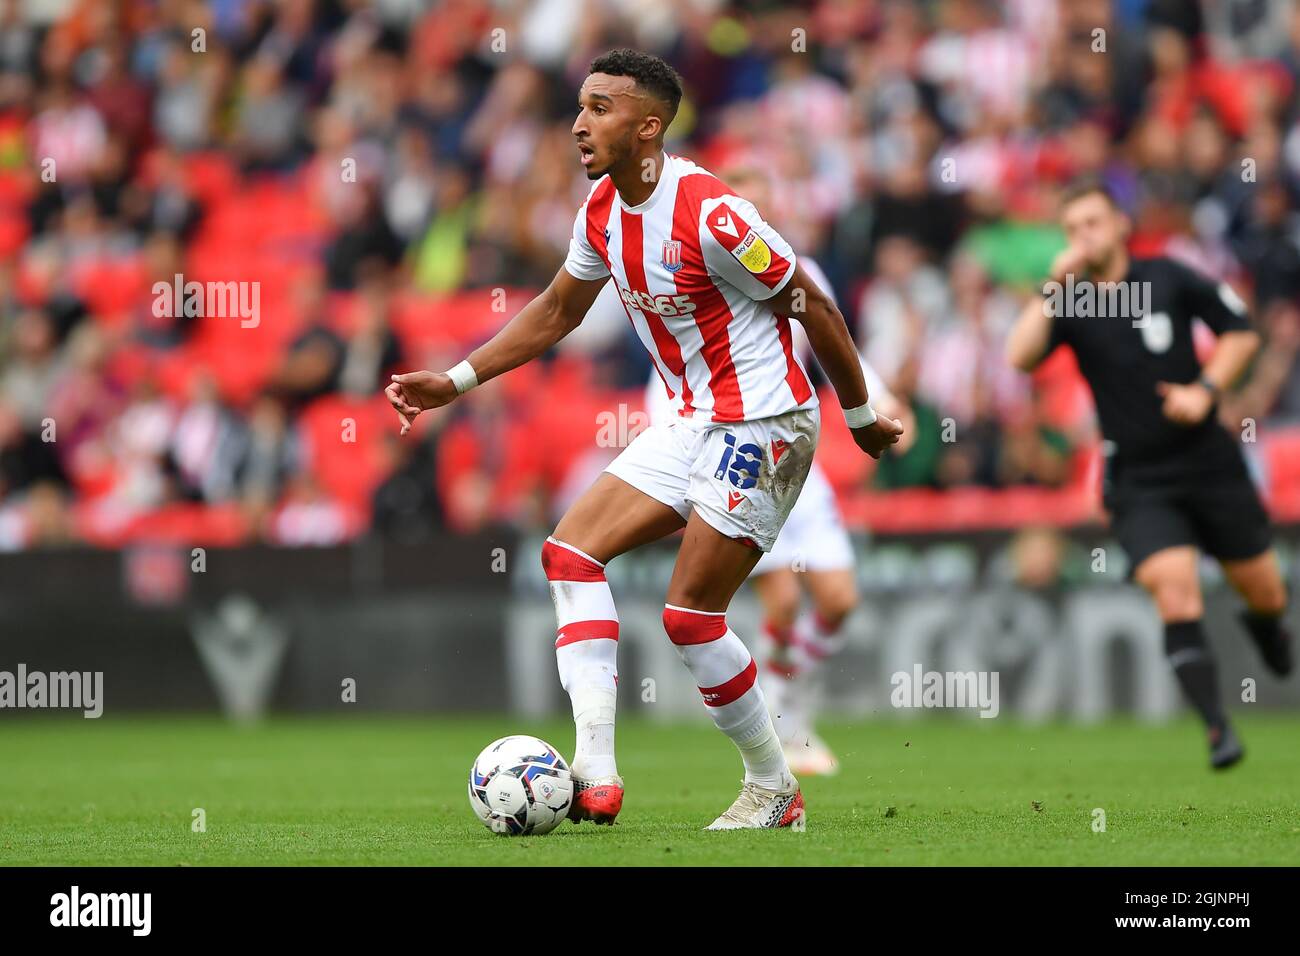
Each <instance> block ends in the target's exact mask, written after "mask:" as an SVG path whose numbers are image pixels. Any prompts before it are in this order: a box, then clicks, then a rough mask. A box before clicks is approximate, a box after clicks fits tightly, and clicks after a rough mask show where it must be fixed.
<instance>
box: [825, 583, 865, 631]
mask: <svg viewBox="0 0 1300 956" xmlns="http://www.w3.org/2000/svg"><path fill="white" fill-rule="evenodd" d="M816 605H817V614H818V615H819V616H820V617H821V618H822V620H823V621H825V622H826V623H827V624H830V625H833V626H834V627H839V625H840V624H841V623H843V621H844V619H845V618H846V617H848V616H849V615H850V614H852V613H853V609H854V608H855V607H857V606H858V589H857V587H855V586H854V584H853V581H852V579H850V580H848V581H847V582H844V583H842V584H838V585H836V586H835V587H833V588H830V589H828V590H825V591H823V592H822V593H821V594H819V595H818V596H817V602H816Z"/></svg>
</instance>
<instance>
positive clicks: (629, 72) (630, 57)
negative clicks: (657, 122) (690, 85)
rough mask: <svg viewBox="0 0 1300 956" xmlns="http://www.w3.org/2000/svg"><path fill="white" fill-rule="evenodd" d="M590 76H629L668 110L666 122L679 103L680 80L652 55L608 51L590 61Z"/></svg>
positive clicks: (674, 113)
mask: <svg viewBox="0 0 1300 956" xmlns="http://www.w3.org/2000/svg"><path fill="white" fill-rule="evenodd" d="M590 72H591V73H608V74H609V75H610V76H630V77H632V79H634V80H636V85H637V86H639V87H641V89H643V90H645V91H646V92H647V93H649V94H650V95H652V96H654V97H655V98H656V99H659V100H661V101H663V103H664V104H665V105H666V106H667V107H668V119H669V121H670V122H671V121H672V118H673V117H674V116H676V115H677V107H678V105H679V104H680V103H681V102H682V78H681V77H680V76H678V75H677V71H676V70H674V69H673V68H672V67H671V66H669V65H668V64H667V63H665V62H664V61H663V60H661V59H660V58H659V57H657V56H655V55H654V54H652V53H642V52H641V51H640V50H629V49H627V48H622V49H618V50H610V51H609V52H608V53H604V54H601V55H600V56H598V57H596V59H594V60H592V61H591V70H590Z"/></svg>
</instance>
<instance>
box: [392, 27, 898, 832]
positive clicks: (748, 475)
mask: <svg viewBox="0 0 1300 956" xmlns="http://www.w3.org/2000/svg"><path fill="white" fill-rule="evenodd" d="M681 95H682V90H681V81H680V78H679V77H678V76H677V74H676V73H675V72H674V71H673V69H672V68H671V67H670V66H668V65H667V64H666V63H664V62H663V61H662V60H660V59H659V58H658V57H654V56H650V55H647V54H643V53H639V52H637V51H633V50H615V51H612V52H610V53H607V54H605V55H603V56H600V57H598V58H597V59H596V60H595V61H594V62H593V63H592V64H591V71H590V74H589V75H588V77H587V78H586V80H585V81H584V82H583V84H582V89H581V90H580V91H579V95H578V115H577V118H576V119H575V120H574V123H573V135H574V138H575V140H576V141H577V150H578V155H579V157H580V161H581V163H582V165H583V167H584V168H585V170H586V173H587V178H588V179H589V180H591V181H592V182H593V183H594V185H593V186H592V189H591V192H590V193H589V194H588V196H587V200H586V202H585V203H584V204H583V206H582V208H581V209H579V211H578V214H577V217H576V219H575V221H574V226H573V236H572V239H571V240H570V244H569V254H568V258H567V259H566V260H565V263H564V266H563V268H561V269H560V270H559V271H558V272H557V273H556V275H555V278H554V279H553V280H552V282H551V285H550V286H549V287H548V288H547V289H546V291H544V292H543V293H542V294H541V295H539V296H538V297H537V298H535V299H534V300H533V301H532V302H530V303H529V304H528V305H526V306H524V308H523V309H522V310H520V312H519V313H518V314H517V315H516V316H515V317H514V318H513V319H511V320H510V321H509V322H508V323H507V324H506V325H505V327H504V328H502V329H501V331H500V332H498V333H497V334H496V335H495V336H494V337H493V338H492V339H491V340H490V341H489V342H487V344H485V345H483V346H482V347H480V348H478V349H475V350H474V351H473V352H472V353H470V355H469V357H468V359H466V360H465V361H464V362H461V363H460V364H459V365H457V366H455V367H454V368H452V369H450V370H449V371H447V372H430V371H422V372H412V373H408V374H404V375H396V376H394V377H393V382H392V384H391V385H389V387H388V389H387V394H388V396H389V399H390V401H391V402H392V404H393V406H394V408H396V409H397V412H398V415H399V417H400V419H401V422H402V432H403V433H405V432H406V431H408V430H409V429H410V426H411V422H412V420H413V419H414V417H415V416H416V415H418V414H419V413H420V412H421V411H423V410H425V409H429V408H436V407H438V406H441V405H445V404H447V403H448V402H451V401H453V400H454V399H455V398H456V397H457V396H458V395H460V394H462V393H463V392H465V391H467V390H468V389H470V388H473V387H474V386H475V385H476V384H477V383H479V382H482V381H486V380H488V379H490V378H494V377H495V376H497V375H500V374H502V373H503V372H507V371H509V370H510V369H513V368H516V367H518V366H519V365H522V364H524V363H525V362H528V361H530V360H531V359H534V358H536V357H537V356H539V355H541V354H542V353H544V352H545V351H546V350H547V349H549V348H551V347H552V346H553V345H555V343H556V342H558V341H559V340H560V339H561V338H563V337H564V336H565V335H566V334H567V333H568V332H570V331H572V330H573V329H574V328H575V327H576V326H577V325H578V324H579V323H580V322H581V321H582V319H583V317H584V316H585V315H586V314H587V311H588V310H589V309H590V308H591V305H592V303H593V302H594V300H595V298H596V296H597V294H598V293H599V292H600V290H601V287H602V286H604V285H605V283H606V282H607V281H608V280H609V279H610V278H611V277H612V279H613V281H614V282H615V283H617V286H618V292H619V297H620V298H621V300H622V301H623V303H624V304H625V306H626V310H627V315H628V319H629V320H630V321H631V323H632V325H633V327H634V328H635V329H636V332H637V335H638V337H639V338H640V339H641V341H642V343H643V344H644V345H645V347H646V349H647V350H648V351H649V352H650V356H651V359H652V360H653V362H654V365H655V367H656V369H658V371H659V374H660V375H661V376H662V377H663V380H664V384H665V387H666V388H668V389H670V390H671V391H672V392H673V393H674V394H675V395H676V394H680V395H681V398H682V415H681V416H680V417H678V418H677V419H676V420H674V421H672V422H671V423H667V424H664V423H660V424H655V425H651V426H650V427H649V428H647V429H645V430H644V431H642V432H641V433H640V434H639V435H638V436H637V437H636V439H635V440H634V441H633V442H632V443H631V444H629V445H628V447H627V448H626V449H624V450H623V452H622V453H621V454H620V455H619V456H618V458H616V459H615V460H614V461H613V462H612V463H611V464H610V466H609V467H608V468H607V469H606V471H605V472H604V473H603V474H602V475H601V476H600V477H599V478H597V480H596V481H595V482H594V483H593V484H592V486H591V488H589V489H588V490H587V491H586V492H585V493H584V494H583V495H582V497H581V498H579V500H578V501H577V502H575V503H574V505H573V506H572V507H571V508H570V509H569V511H568V513H567V514H565V516H564V517H563V518H562V519H561V520H560V523H559V524H558V525H557V526H556V528H555V531H554V533H553V534H552V536H551V537H550V538H548V539H547V542H546V544H545V545H544V547H543V549H542V564H543V567H544V568H545V571H546V576H547V578H548V579H549V580H550V582H551V596H552V598H553V599H554V601H555V610H556V619H557V638H556V642H555V647H556V660H557V663H558V667H559V673H560V681H561V683H562V684H563V685H564V688H565V690H566V691H567V692H568V694H569V697H570V700H571V703H572V707H573V716H574V723H575V724H576V726H577V748H576V753H575V754H574V758H573V762H572V771H573V777H574V781H575V796H574V801H573V809H572V811H571V816H572V818H573V819H575V820H583V819H589V820H594V821H596V822H598V823H612V822H613V821H614V818H615V817H616V816H617V815H618V812H619V810H620V808H621V806H622V803H623V781H622V779H621V778H620V777H619V775H618V770H617V765H616V763H615V759H614V711H615V699H616V693H615V691H616V684H617V662H616V652H617V648H618V614H617V612H616V611H615V608H614V601H613V597H612V596H611V594H610V590H609V585H608V584H607V583H606V580H605V565H606V564H607V563H608V562H609V561H611V560H612V559H614V558H616V557H617V556H618V555H620V554H622V553H624V552H625V551H628V550H630V549H632V548H635V547H637V546H638V545H642V544H645V543H647V542H649V541H654V540H657V539H659V538H662V537H664V536H666V535H669V534H672V533H674V532H675V531H677V530H679V529H681V528H683V527H684V528H685V534H684V536H683V538H682V543H681V547H680V549H679V552H678V556H677V562H676V565H675V566H674V568H673V574H672V578H671V580H670V581H669V585H668V594H667V603H666V605H665V607H664V615H663V621H664V629H665V630H666V631H667V634H668V639H669V640H670V641H672V643H673V644H674V645H675V646H676V648H677V651H678V653H679V655H680V657H681V659H682V661H683V662H684V663H685V664H686V666H687V668H688V669H689V670H690V672H691V676H692V678H693V679H694V680H695V683H696V686H697V687H699V689H700V694H701V696H702V698H703V701H704V705H705V708H706V710H707V711H708V713H709V714H710V716H711V717H712V718H713V722H714V724H715V725H716V726H717V727H718V729H719V730H721V731H722V732H723V733H724V734H726V735H727V736H728V737H729V738H731V740H732V742H733V743H734V744H735V745H736V747H737V749H738V750H739V751H740V757H741V760H742V762H743V764H744V768H745V775H744V783H743V785H742V788H741V791H740V794H739V796H738V797H737V798H736V800H735V802H734V803H733V804H732V805H731V807H730V808H728V809H727V810H726V811H725V812H723V813H722V814H721V815H720V816H719V817H718V818H717V819H716V820H714V821H713V823H712V824H711V825H710V829H716V830H731V829H741V828H760V827H779V826H789V825H790V824H791V823H793V822H794V821H795V820H796V819H798V818H799V817H800V815H801V814H802V813H803V797H802V794H801V793H800V791H799V783H798V780H797V779H796V778H795V777H794V775H793V774H792V773H791V772H790V769H789V767H788V765H787V763H786V760H785V755H784V753H783V752H782V749H781V744H780V741H779V739H778V738H777V735H776V732H775V730H774V728H773V726H772V721H771V718H770V716H769V715H768V712H767V706H766V704H765V702H764V699H763V694H762V690H761V689H760V687H759V686H758V684H757V682H756V679H755V677H756V671H757V668H756V666H755V664H754V661H753V659H752V658H751V657H750V654H749V652H748V650H746V648H745V645H744V643H743V642H742V641H741V640H740V638H739V637H737V636H736V634H735V633H734V632H733V631H732V630H731V629H730V628H728V626H727V621H726V611H727V606H728V604H729V603H730V601H731V598H732V595H733V594H734V593H735V592H736V589H737V588H739V587H740V584H741V582H743V581H744V580H745V578H746V576H748V574H749V572H750V570H751V569H752V568H753V567H754V564H755V563H756V562H757V561H758V559H759V557H760V556H761V555H762V553H763V552H765V551H767V550H770V549H771V547H772V544H773V542H774V541H775V540H776V536H777V533H778V532H779V531H780V530H781V525H782V524H783V523H784V521H785V519H786V516H787V515H788V514H789V512H790V509H791V508H792V507H793V506H794V502H795V499H796V498H797V497H798V495H799V490H800V488H801V487H802V485H803V483H804V480H805V478H806V477H807V474H808V469H809V467H810V466H811V464H812V455H813V450H814V449H815V447H816V444H817V436H818V431H819V422H820V418H819V415H820V413H819V409H818V405H817V397H816V395H815V394H814V393H813V390H812V387H811V386H810V385H809V382H808V376H807V374H806V373H805V372H804V369H803V366H802V365H801V364H800V363H799V361H798V359H797V358H796V357H795V355H794V352H793V346H792V336H791V330H790V320H789V318H788V317H789V316H791V315H798V317H799V320H800V321H801V322H802V323H803V325H804V327H805V328H806V329H807V331H808V338H809V340H810V341H811V343H812V346H813V349H814V351H815V352H816V354H817V357H818V359H819V360H820V361H821V363H822V367H823V368H824V369H825V370H826V374H827V376H828V378H829V379H830V381H831V383H832V384H833V385H834V387H835V391H836V394H837V395H838V397H839V400H840V404H841V406H843V408H844V415H845V420H846V422H847V423H848V424H849V426H850V427H851V429H852V433H853V437H854V440H855V442H856V443H857V444H858V446H859V447H860V448H861V449H862V450H863V451H865V452H866V453H867V454H869V455H871V456H872V457H879V456H880V454H881V453H882V452H883V451H884V450H885V449H886V448H887V447H888V446H889V445H891V444H893V443H895V442H896V441H897V440H898V435H899V434H900V433H901V432H902V426H901V425H899V424H898V423H897V422H895V421H893V420H891V419H888V418H886V417H884V416H877V415H876V413H875V412H874V411H873V410H872V408H871V406H870V405H869V404H868V401H867V387H866V384H865V382H864V380H863V376H862V369H861V366H860V364H859V362H858V356H857V351H856V349H855V348H854V344H853V340H852V338H851V337H850V336H849V331H848V328H847V327H846V326H845V324H844V318H843V316H841V315H840V312H839V310H838V309H837V308H836V307H835V305H834V304H833V303H832V302H831V301H830V299H829V298H827V296H826V295H825V294H824V293H822V291H821V290H820V289H819V288H818V287H817V286H816V285H815V284H814V283H813V282H812V281H811V280H809V279H808V277H807V275H806V274H805V273H804V272H803V270H802V269H801V268H800V267H799V265H798V263H797V262H796V261H795V257H794V254H793V252H792V251H791V249H790V246H789V245H788V244H787V243H786V242H785V240H784V239H782V238H781V236H780V235H778V234H777V233H776V232H775V230H773V229H772V228H771V227H770V226H768V225H767V223H765V222H764V221H763V220H762V219H761V218H760V217H759V216H758V214H757V213H756V211H755V210H754V207H753V206H752V205H751V204H750V203H748V202H746V201H745V200H744V199H742V198H740V197H739V196H737V195H735V194H734V193H733V192H732V191H731V190H730V189H729V188H728V187H727V186H726V185H724V184H723V183H722V182H720V181H719V180H718V179H716V178H715V177H714V176H712V175H710V174H709V173H708V172H706V171H705V170H703V169H701V168H700V167H698V166H696V165H695V164H694V163H691V162H689V161H688V160H685V159H683V158H681V157H678V156H672V155H669V154H667V153H665V152H664V148H663V142H664V133H665V131H666V130H667V128H668V126H669V124H670V123H671V122H672V120H673V116H674V115H675V114H676V112H677V107H678V104H679V103H680V101H681Z"/></svg>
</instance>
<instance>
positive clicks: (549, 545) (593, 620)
mask: <svg viewBox="0 0 1300 956" xmlns="http://www.w3.org/2000/svg"><path fill="white" fill-rule="evenodd" d="M542 567H543V568H544V569H545V571H546V579H547V581H549V582H550V588H551V600H552V601H553V602H554V603H555V630H556V638H555V662H556V664H557V666H558V667H559V670H560V683H561V684H563V685H564V689H565V690H566V691H567V692H568V694H569V700H570V702H571V703H572V704H573V722H574V724H575V726H576V728H577V748H576V750H575V752H574V755H573V762H572V764H571V769H572V771H573V776H574V777H576V778H577V779H579V780H594V779H596V778H599V777H608V776H612V775H614V774H616V773H618V768H617V765H616V763H615V761H614V710H615V703H616V700H617V691H618V663H617V658H618V612H617V611H616V610H615V609H614V596H613V594H611V593H610V590H609V584H608V582H606V580H605V566H604V565H603V564H601V563H600V562H599V561H597V560H596V559H595V558H593V557H591V556H590V555H587V554H584V553H583V552H581V551H579V550H578V549H577V548H575V547H572V546H571V545H567V544H565V543H564V542H562V541H556V540H555V539H554V538H547V539H546V544H544V545H543V546H542Z"/></svg>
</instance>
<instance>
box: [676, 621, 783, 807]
mask: <svg viewBox="0 0 1300 956" xmlns="http://www.w3.org/2000/svg"><path fill="white" fill-rule="evenodd" d="M664 630H665V631H667V632H668V639H669V640H670V641H672V642H673V645H674V646H675V647H676V648H677V653H678V655H679V656H680V657H681V659H682V662H683V663H684V664H685V665H686V667H687V669H688V670H689V671H690V672H691V676H692V677H693V678H694V679H695V685H696V686H697V687H698V688H699V689H700V696H701V697H702V698H703V699H704V706H705V709H706V710H707V711H708V712H709V716H710V717H711V718H713V723H714V725H715V726H716V727H717V728H718V729H719V730H721V731H722V732H723V733H724V734H726V735H727V736H728V737H730V738H731V741H732V743H734V744H735V745H736V749H737V750H739V751H740V758H741V760H742V761H744V764H745V782H746V783H753V784H757V785H758V786H760V787H765V788H767V789H769V790H782V789H784V788H785V787H787V786H788V785H789V781H790V770H789V767H788V766H787V765H786V762H785V754H784V753H783V752H782V751H781V742H780V740H778V739H777V735H776V730H775V729H774V728H773V726H772V718H771V717H770V716H769V715H768V712H767V703H766V702H765V701H764V699H763V691H762V688H760V687H759V685H758V679H757V678H758V667H757V665H755V663H754V658H753V657H751V656H750V653H749V650H748V648H746V647H745V644H744V642H743V641H742V640H741V639H740V638H739V637H737V636H736V633H735V631H733V630H731V628H729V627H727V618H726V612H724V611H694V610H691V609H690V608H681V607H674V606H673V605H671V604H668V605H665V606H664Z"/></svg>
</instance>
